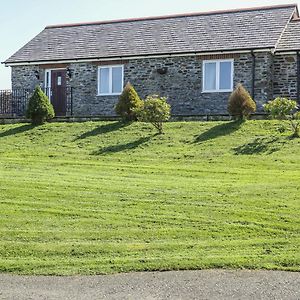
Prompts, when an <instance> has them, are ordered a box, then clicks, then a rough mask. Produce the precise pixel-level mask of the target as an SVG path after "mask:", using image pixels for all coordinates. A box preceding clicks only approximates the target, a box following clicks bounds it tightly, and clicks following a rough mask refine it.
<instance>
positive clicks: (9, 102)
mask: <svg viewBox="0 0 300 300" xmlns="http://www.w3.org/2000/svg"><path fill="white" fill-rule="evenodd" d="M43 91H44V93H45V94H46V95H47V96H48V98H49V100H50V102H51V103H52V105H53V108H54V111H55V115H56V116H58V117H71V116H73V87H59V88H56V89H54V88H43ZM33 92H34V90H32V89H11V90H0V118H2V119H3V118H24V117H25V115H26V109H27V106H28V102H29V99H30V97H31V95H32V94H33Z"/></svg>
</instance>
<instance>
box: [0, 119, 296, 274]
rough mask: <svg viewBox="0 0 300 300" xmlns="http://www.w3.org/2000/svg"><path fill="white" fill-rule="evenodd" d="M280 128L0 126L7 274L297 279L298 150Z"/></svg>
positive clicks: (2, 252)
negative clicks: (199, 272)
mask: <svg viewBox="0 0 300 300" xmlns="http://www.w3.org/2000/svg"><path fill="white" fill-rule="evenodd" d="M276 128H277V125H276V122H268V121H251V122H248V123H247V124H243V125H242V126H241V127H239V126H237V125H235V124H233V123H222V122H211V123H201V122H194V123H193V122H190V123H169V124H167V126H166V134H165V135H163V136H155V135H154V133H155V132H154V130H152V128H151V126H149V125H147V124H131V125H128V126H122V125H121V124H120V123H117V122H112V123H104V122H98V123H97V122H96V123H93V122H88V123H75V124H59V123H53V124H47V125H44V126H41V127H37V128H32V127H31V126H30V125H26V124H25V125H24V124H23V125H6V126H4V125H3V126H2V125H0V272H14V273H23V274H100V273H111V272H119V271H132V270H169V269H199V268H212V267H214V268H215V267H217V268H266V269H281V270H298V271H299V270H300V252H299V249H300V218H299V217H300V212H299V208H300V203H299V202H300V196H299V189H300V185H299V181H300V180H299V179H300V171H299V163H300V151H299V146H300V142H299V140H296V139H294V140H290V139H288V138H287V134H288V133H283V134H280V133H278V131H277V130H276Z"/></svg>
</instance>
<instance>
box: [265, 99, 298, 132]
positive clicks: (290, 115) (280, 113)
mask: <svg viewBox="0 0 300 300" xmlns="http://www.w3.org/2000/svg"><path fill="white" fill-rule="evenodd" d="M264 109H265V111H266V112H267V113H268V114H270V116H271V117H272V118H273V119H278V120H288V121H289V122H290V125H291V130H292V133H293V137H299V136H300V112H297V109H298V104H297V102H296V101H293V100H289V99H287V98H281V97H278V98H276V99H275V100H273V101H269V102H268V103H267V104H265V105H264Z"/></svg>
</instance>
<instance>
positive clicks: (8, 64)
mask: <svg viewBox="0 0 300 300" xmlns="http://www.w3.org/2000/svg"><path fill="white" fill-rule="evenodd" d="M273 49H274V48H273V47H271V48H265V47H261V48H249V49H226V50H214V51H198V52H177V53H161V54H143V55H126V56H112V57H94V58H90V57H86V58H78V59H76V58H70V59H52V60H35V61H18V62H5V61H4V62H1V63H2V64H5V66H6V67H12V66H24V65H43V64H53V63H76V62H95V61H113V60H128V59H144V58H168V57H178V56H200V55H203V56H204V55H218V54H219V55H220V54H235V53H236V54H239V53H249V52H251V51H253V52H268V51H272V50H273Z"/></svg>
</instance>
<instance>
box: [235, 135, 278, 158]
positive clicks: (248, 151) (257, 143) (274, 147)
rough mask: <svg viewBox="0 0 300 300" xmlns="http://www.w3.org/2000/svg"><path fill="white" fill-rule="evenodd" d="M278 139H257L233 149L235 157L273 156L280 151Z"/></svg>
mask: <svg viewBox="0 0 300 300" xmlns="http://www.w3.org/2000/svg"><path fill="white" fill-rule="evenodd" d="M278 140H279V138H278V137H276V138H256V139H255V140H254V141H253V142H251V143H248V144H244V145H242V146H239V147H236V148H234V149H233V151H234V154H235V155H253V154H262V153H264V154H272V153H274V152H276V151H279V150H280V143H277V142H278Z"/></svg>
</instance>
